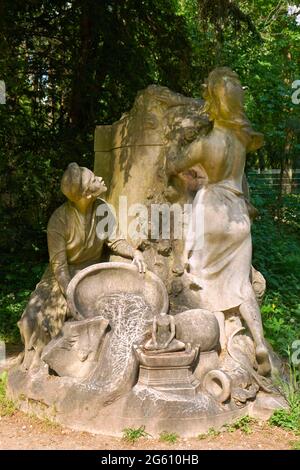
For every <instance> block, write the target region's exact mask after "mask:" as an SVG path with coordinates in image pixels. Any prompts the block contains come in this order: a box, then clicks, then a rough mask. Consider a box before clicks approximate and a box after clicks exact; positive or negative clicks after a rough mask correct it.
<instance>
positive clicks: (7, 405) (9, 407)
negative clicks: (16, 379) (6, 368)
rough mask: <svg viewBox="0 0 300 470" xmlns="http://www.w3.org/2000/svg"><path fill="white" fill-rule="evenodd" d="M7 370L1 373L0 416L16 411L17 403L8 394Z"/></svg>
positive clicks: (10, 414)
mask: <svg viewBox="0 0 300 470" xmlns="http://www.w3.org/2000/svg"><path fill="white" fill-rule="evenodd" d="M6 385H7V372H2V374H0V416H12V415H13V414H14V412H15V405H14V402H13V401H12V400H10V399H9V398H7V396H6Z"/></svg>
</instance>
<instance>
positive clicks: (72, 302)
mask: <svg viewBox="0 0 300 470" xmlns="http://www.w3.org/2000/svg"><path fill="white" fill-rule="evenodd" d="M120 292H126V293H132V294H138V295H141V296H142V297H143V298H144V300H145V301H146V302H147V304H148V305H149V306H150V307H151V309H152V311H153V314H157V313H160V312H167V311H168V308H169V299H168V293H167V290H166V288H165V286H164V284H163V282H162V281H161V279H160V278H159V277H158V276H156V275H155V274H154V273H152V272H151V271H146V273H145V274H140V273H139V272H138V269H137V267H136V266H135V265H133V264H129V263H119V262H110V263H98V264H94V265H92V266H89V267H87V268H85V269H82V270H81V271H80V272H79V273H77V274H76V275H75V276H74V277H73V279H72V280H71V282H70V284H69V286H68V290H67V302H68V306H69V308H70V311H71V314H72V315H73V317H74V318H76V319H77V320H79V319H84V318H91V317H94V316H97V315H98V314H99V313H97V311H96V308H95V306H96V305H97V301H98V299H99V298H101V297H103V296H106V295H110V294H115V293H120Z"/></svg>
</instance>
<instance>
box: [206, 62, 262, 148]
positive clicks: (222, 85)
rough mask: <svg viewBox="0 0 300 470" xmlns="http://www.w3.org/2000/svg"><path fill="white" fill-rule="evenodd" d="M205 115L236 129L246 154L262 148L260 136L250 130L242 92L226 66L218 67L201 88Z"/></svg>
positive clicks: (236, 78) (232, 73)
mask: <svg viewBox="0 0 300 470" xmlns="http://www.w3.org/2000/svg"><path fill="white" fill-rule="evenodd" d="M203 98H204V99H205V106H204V112H206V113H207V114H208V116H209V119H210V120H211V121H218V122H220V123H222V124H223V125H224V126H227V127H232V128H235V129H236V130H237V132H238V133H239V136H240V138H241V140H242V141H243V142H244V144H245V145H246V146H247V150H248V151H253V150H256V149H258V148H260V147H261V146H262V145H263V135H262V134H260V133H258V132H255V131H254V130H253V129H252V126H251V123H250V121H249V119H248V118H247V116H246V114H245V110H244V89H243V87H242V85H241V82H240V80H239V77H238V75H237V74H236V73H235V72H234V71H233V70H231V69H230V68H229V67H217V68H216V69H214V70H213V71H212V72H211V73H210V74H209V76H208V78H207V79H206V81H205V83H204V85H203Z"/></svg>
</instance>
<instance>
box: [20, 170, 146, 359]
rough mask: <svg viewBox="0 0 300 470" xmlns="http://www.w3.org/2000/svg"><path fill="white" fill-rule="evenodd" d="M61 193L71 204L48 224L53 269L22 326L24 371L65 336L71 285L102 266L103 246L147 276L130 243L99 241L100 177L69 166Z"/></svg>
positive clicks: (102, 185) (48, 271) (39, 287)
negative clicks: (80, 275) (87, 271)
mask: <svg viewBox="0 0 300 470" xmlns="http://www.w3.org/2000/svg"><path fill="white" fill-rule="evenodd" d="M61 190H62V192H63V194H64V195H65V196H66V197H67V198H68V201H67V202H66V203H65V204H63V205H62V206H61V207H59V208H58V209H57V210H56V211H55V212H54V214H53V215H52V217H51V218H50V221H49V223H48V227H47V237H48V250H49V260H50V263H49V266H48V268H47V269H46V271H45V273H44V275H43V277H42V279H41V281H40V282H39V284H38V285H37V286H36V289H35V291H34V292H33V294H32V295H31V298H30V300H29V302H28V305H27V307H26V309H25V311H24V313H23V315H22V318H21V320H20V322H19V327H20V331H21V337H22V339H23V341H24V344H25V357H24V361H23V366H24V367H25V368H29V367H34V366H38V365H39V359H40V355H41V352H42V350H43V348H44V346H45V345H46V344H47V343H48V342H49V341H50V340H51V338H54V337H55V336H57V335H58V333H59V332H60V331H61V329H62V326H63V324H64V321H65V319H66V318H67V316H68V308H67V302H66V292H67V287H68V285H69V282H70V280H71V279H72V277H73V276H74V275H75V274H76V273H77V272H79V271H80V270H81V269H83V268H84V267H87V266H89V265H92V264H95V263H97V262H98V261H100V258H101V254H102V250H103V246H104V243H106V244H107V245H108V246H109V247H110V249H111V250H112V251H113V252H115V253H117V254H119V255H121V256H124V257H125V258H133V259H134V262H135V263H136V264H137V265H138V267H139V269H140V271H144V270H145V267H144V263H143V257H142V254H141V253H140V252H139V251H137V250H134V248H132V247H131V246H130V245H129V243H127V242H126V240H124V239H122V238H114V237H113V236H112V234H108V235H107V236H106V237H103V238H100V236H99V234H97V221H98V218H97V210H98V209H99V206H100V205H105V204H106V203H105V201H104V200H102V199H100V198H99V196H100V195H101V194H103V193H105V192H106V190H107V188H106V186H105V183H104V181H103V180H102V178H101V177H97V176H95V175H94V173H93V172H92V171H90V170H88V169H87V168H82V167H79V166H78V165H77V164H76V163H71V164H70V165H69V166H68V169H67V170H66V172H65V173H64V175H63V178H62V181H61ZM107 210H109V209H107Z"/></svg>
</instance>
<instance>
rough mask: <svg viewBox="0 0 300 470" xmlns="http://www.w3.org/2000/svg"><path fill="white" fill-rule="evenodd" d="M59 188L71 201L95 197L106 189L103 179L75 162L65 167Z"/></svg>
mask: <svg viewBox="0 0 300 470" xmlns="http://www.w3.org/2000/svg"><path fill="white" fill-rule="evenodd" d="M61 190H62V192H63V194H64V195H65V196H66V197H67V198H68V199H69V200H70V201H72V202H76V201H79V200H80V199H82V198H86V199H96V198H97V197H98V196H100V194H102V193H104V192H105V191H106V190H107V187H106V185H105V183H104V181H103V179H102V178H101V177H99V176H95V175H94V173H93V172H92V171H91V170H89V169H88V168H85V167H80V166H79V165H77V163H70V165H69V166H68V168H67V169H66V171H65V173H64V175H63V177H62V181H61Z"/></svg>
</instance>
